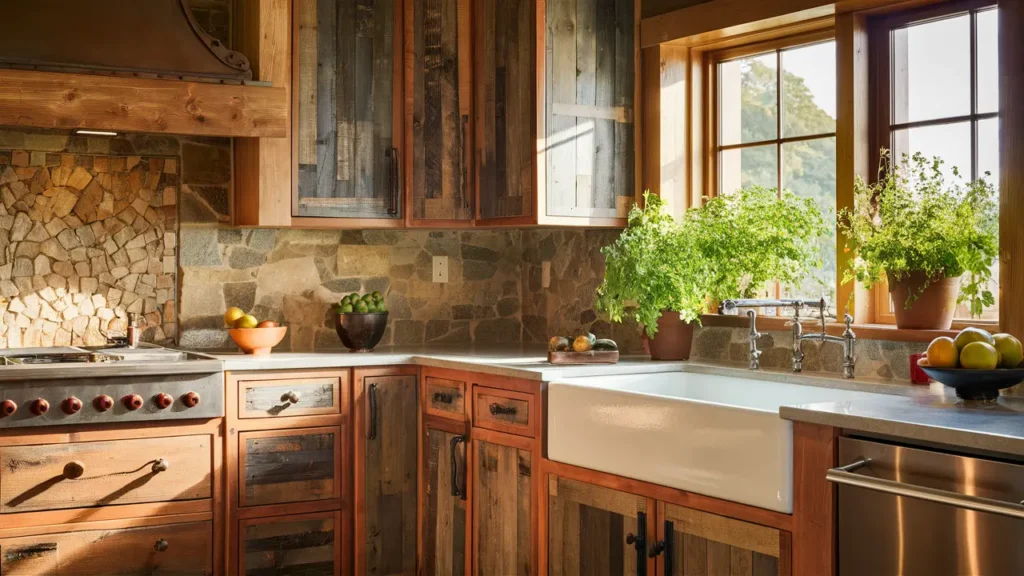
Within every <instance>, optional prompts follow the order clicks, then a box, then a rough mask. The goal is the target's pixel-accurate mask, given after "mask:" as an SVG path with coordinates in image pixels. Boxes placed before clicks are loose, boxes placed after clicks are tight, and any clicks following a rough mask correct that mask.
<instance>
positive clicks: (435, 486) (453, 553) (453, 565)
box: [423, 429, 466, 576]
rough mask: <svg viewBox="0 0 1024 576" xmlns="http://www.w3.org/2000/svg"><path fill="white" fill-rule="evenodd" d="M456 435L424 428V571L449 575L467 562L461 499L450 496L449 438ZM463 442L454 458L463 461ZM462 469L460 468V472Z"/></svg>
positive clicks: (464, 512)
mask: <svg viewBox="0 0 1024 576" xmlns="http://www.w3.org/2000/svg"><path fill="white" fill-rule="evenodd" d="M455 436H456V435H455V434H452V433H450V432H444V431H441V430H433V429H428V430H427V438H426V445H425V446H424V449H425V450H427V470H426V476H427V502H426V519H425V526H424V537H423V543H424V550H423V556H424V557H423V562H424V565H425V566H426V573H427V574H436V575H437V576H450V575H454V574H463V573H464V572H465V566H466V551H465V542H466V541H465V529H466V508H465V503H464V501H463V500H462V499H461V498H460V497H458V496H452V490H451V486H452V475H451V454H452V453H451V441H452V438H454V437H455ZM464 449H465V444H460V448H459V449H458V450H459V454H458V455H457V458H458V460H459V461H461V462H465V456H464V454H463V452H464ZM462 473H463V472H461V471H460V474H462Z"/></svg>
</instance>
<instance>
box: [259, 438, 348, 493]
mask: <svg viewBox="0 0 1024 576" xmlns="http://www.w3.org/2000/svg"><path fill="white" fill-rule="evenodd" d="M340 434H341V429H340V428H338V427H331V428H314V429H300V430H282V431H269V432H244V433H242V434H240V435H239V442H240V443H241V445H240V447H239V450H240V453H239V458H240V464H239V469H240V472H241V474H242V477H241V479H240V482H239V485H240V487H239V489H240V491H241V494H240V499H239V503H240V505H241V506H265V505H269V504H284V503H287V502H304V501H311V500H327V499H332V498H340V497H341V478H340V473H339V472H340V469H341V460H342V459H343V456H344V454H345V453H346V452H347V451H346V450H345V449H344V447H343V445H342V443H341V441H340V440H341V437H340Z"/></svg>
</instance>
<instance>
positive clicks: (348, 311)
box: [341, 303, 352, 314]
mask: <svg viewBox="0 0 1024 576" xmlns="http://www.w3.org/2000/svg"><path fill="white" fill-rule="evenodd" d="M341 313H342V314H351V313H352V305H351V304H347V303H346V304H345V305H344V306H342V307H341Z"/></svg>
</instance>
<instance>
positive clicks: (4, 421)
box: [0, 344, 224, 429]
mask: <svg viewBox="0 0 1024 576" xmlns="http://www.w3.org/2000/svg"><path fill="white" fill-rule="evenodd" d="M223 415H224V365H223V363H222V362H221V361H220V360H217V359H215V358H211V357H209V356H205V355H203V354H197V353H194V352H182V351H179V350H171V349H169V348H162V347H160V346H154V345H151V344H147V345H141V346H140V347H138V348H78V347H57V348H22V349H10V350H0V429H8V428H27V427H37V426H71V425H80V424H88V425H103V424H118V423H130V422H152V421H157V420H184V419H205V418H219V417H221V416H223Z"/></svg>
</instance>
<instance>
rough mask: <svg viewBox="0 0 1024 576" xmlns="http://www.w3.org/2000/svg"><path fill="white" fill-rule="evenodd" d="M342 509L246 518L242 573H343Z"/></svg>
mask: <svg viewBox="0 0 1024 576" xmlns="http://www.w3.org/2000/svg"><path fill="white" fill-rule="evenodd" d="M340 526H341V513H340V512H328V513H325V514H307V515H304V516H288V517H282V518H265V519H259V520H243V521H242V529H241V533H242V544H241V550H240V555H241V562H240V564H241V570H240V572H241V574H244V575H245V576H281V575H301V576H335V575H337V574H340V573H341V566H340V565H339V562H338V560H339V558H340V556H341V553H340V549H339V547H340V546H341V537H340V536H341V531H340Z"/></svg>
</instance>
